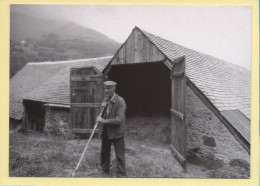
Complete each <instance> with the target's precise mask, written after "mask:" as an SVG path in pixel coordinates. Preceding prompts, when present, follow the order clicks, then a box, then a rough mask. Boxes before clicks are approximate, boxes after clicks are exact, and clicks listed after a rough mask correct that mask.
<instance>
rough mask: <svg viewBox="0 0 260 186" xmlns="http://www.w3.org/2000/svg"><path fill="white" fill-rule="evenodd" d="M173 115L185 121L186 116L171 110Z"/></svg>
mask: <svg viewBox="0 0 260 186" xmlns="http://www.w3.org/2000/svg"><path fill="white" fill-rule="evenodd" d="M171 113H172V114H174V115H175V116H177V117H179V118H180V119H181V120H184V114H182V113H180V112H178V111H177V110H174V109H171Z"/></svg>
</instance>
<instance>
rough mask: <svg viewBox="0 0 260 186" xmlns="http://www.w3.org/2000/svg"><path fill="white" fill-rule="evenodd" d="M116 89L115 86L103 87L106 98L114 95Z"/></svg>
mask: <svg viewBox="0 0 260 186" xmlns="http://www.w3.org/2000/svg"><path fill="white" fill-rule="evenodd" d="M115 90H116V87H115V86H105V95H106V96H108V97H112V96H113V94H114V93H115Z"/></svg>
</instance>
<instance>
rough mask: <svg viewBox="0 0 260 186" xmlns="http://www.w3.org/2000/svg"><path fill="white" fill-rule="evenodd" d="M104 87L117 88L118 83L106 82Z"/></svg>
mask: <svg viewBox="0 0 260 186" xmlns="http://www.w3.org/2000/svg"><path fill="white" fill-rule="evenodd" d="M104 85H105V86H109V87H110V86H116V85H117V83H116V82H114V81H105V82H104Z"/></svg>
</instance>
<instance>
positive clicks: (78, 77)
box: [71, 75, 100, 81]
mask: <svg viewBox="0 0 260 186" xmlns="http://www.w3.org/2000/svg"><path fill="white" fill-rule="evenodd" d="M71 81H100V75H91V76H90V75H72V76H71Z"/></svg>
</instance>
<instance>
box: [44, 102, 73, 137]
mask: <svg viewBox="0 0 260 186" xmlns="http://www.w3.org/2000/svg"><path fill="white" fill-rule="evenodd" d="M71 128H72V126H71V119H70V110H69V109H68V108H58V107H48V106H47V107H46V113H45V127H44V132H45V133H47V134H55V135H58V136H61V137H65V138H68V137H69V136H70V135H71Z"/></svg>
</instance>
